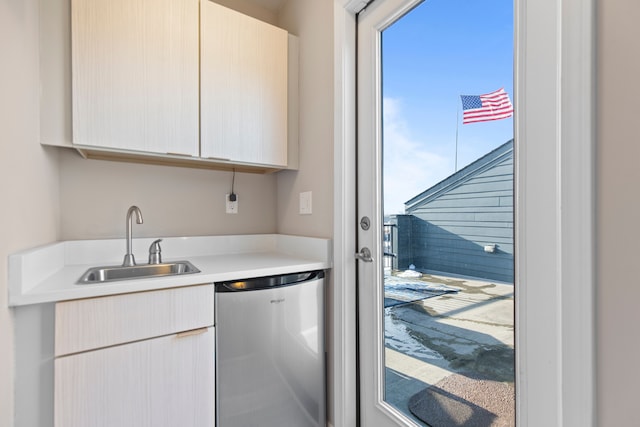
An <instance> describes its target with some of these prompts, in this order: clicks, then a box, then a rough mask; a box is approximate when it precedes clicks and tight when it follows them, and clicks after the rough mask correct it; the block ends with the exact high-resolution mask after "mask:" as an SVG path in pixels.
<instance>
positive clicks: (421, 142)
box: [382, 0, 513, 214]
mask: <svg viewBox="0 0 640 427" xmlns="http://www.w3.org/2000/svg"><path fill="white" fill-rule="evenodd" d="M382 43H383V45H382V46H383V47H382V49H383V53H382V57H383V66H382V68H383V69H382V75H383V98H384V103H383V111H384V139H383V141H384V195H385V196H384V197H385V208H384V210H385V214H393V213H401V212H403V209H404V206H403V204H404V202H406V201H407V200H409V199H410V198H412V197H414V196H415V195H417V194H419V193H421V192H422V191H424V190H426V189H427V188H429V187H431V186H432V185H434V184H436V183H437V182H439V181H441V180H442V179H444V178H446V177H447V176H449V175H451V174H452V173H454V171H455V141H456V113H458V118H457V120H458V169H461V168H463V167H464V166H466V165H467V164H469V163H471V162H473V161H474V160H476V159H477V158H479V157H481V156H483V155H484V154H486V153H487V152H489V151H491V150H493V149H494V148H496V147H498V146H500V145H501V144H503V143H504V142H506V141H508V140H509V139H511V138H512V137H513V118H509V119H504V120H498V121H493V122H483V123H476V124H467V125H462V108H461V102H460V95H480V94H484V93H488V92H492V91H494V90H497V89H499V88H501V87H504V89H505V90H506V91H507V93H508V94H509V97H510V98H511V100H512V101H513V0H426V1H425V2H423V3H422V4H420V5H419V6H418V7H416V8H415V9H414V10H412V11H411V12H410V13H409V14H407V15H405V16H404V17H403V18H402V19H400V20H399V21H397V22H396V23H395V24H393V25H392V26H391V27H389V28H387V29H386V30H385V31H384V32H383V35H382Z"/></svg>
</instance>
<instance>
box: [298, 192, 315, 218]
mask: <svg viewBox="0 0 640 427" xmlns="http://www.w3.org/2000/svg"><path fill="white" fill-rule="evenodd" d="M311 212H312V208H311V191H305V192H303V193H300V215H311Z"/></svg>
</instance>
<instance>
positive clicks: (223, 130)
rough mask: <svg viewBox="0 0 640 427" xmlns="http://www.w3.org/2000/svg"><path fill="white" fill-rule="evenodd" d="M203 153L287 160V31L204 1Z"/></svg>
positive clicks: (273, 162) (284, 163)
mask: <svg viewBox="0 0 640 427" xmlns="http://www.w3.org/2000/svg"><path fill="white" fill-rule="evenodd" d="M200 13H201V27H200V32H201V39H200V43H201V45H200V61H201V62H200V96H201V125H200V126H201V127H200V129H201V139H200V141H201V156H202V157H207V158H209V157H211V158H223V159H229V160H231V161H239V162H248V163H266V164H270V165H280V166H284V167H286V166H287V144H286V141H287V68H288V67H287V40H288V35H287V32H286V31H284V30H282V29H280V28H277V27H274V26H272V25H269V24H266V23H264V22H262V21H259V20H257V19H254V18H251V17H248V16H246V15H243V14H241V13H238V12H236V11H233V10H231V9H228V8H226V7H223V6H220V5H218V4H216V3H213V2H210V1H203V2H202V4H201V12H200Z"/></svg>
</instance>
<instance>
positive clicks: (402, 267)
mask: <svg viewBox="0 0 640 427" xmlns="http://www.w3.org/2000/svg"><path fill="white" fill-rule="evenodd" d="M462 3H463V2H458V1H448V2H436V1H430V2H421V1H419V0H376V1H375V2H373V3H372V4H370V5H369V6H368V7H367V9H365V10H364V11H363V12H361V13H360V15H359V16H358V76H357V79H358V221H359V227H358V245H359V246H358V248H359V250H360V253H359V254H358V258H359V265H358V293H359V297H358V298H359V325H360V326H359V335H360V340H359V353H360V355H359V364H360V369H359V371H360V404H361V411H360V413H361V425H376V426H385V425H418V426H425V425H428V424H431V423H435V424H436V425H437V424H438V423H442V422H449V424H451V423H458V424H451V425H491V423H492V422H494V421H495V422H500V423H502V424H501V425H514V424H515V415H514V408H515V397H514V395H515V391H514V341H515V340H514V315H513V312H514V310H513V308H514V242H513V230H514V223H513V218H514V212H513V207H514V203H513V188H514V180H513V164H514V157H513V152H514V147H513V121H512V115H513V106H512V104H511V99H510V94H511V93H512V91H513V77H512V76H513V65H512V64H513V5H512V3H511V2H509V1H503V0H501V1H491V2H489V1H486V2H485V1H480V2H473V3H469V2H464V4H462ZM484 19H490V20H492V24H493V25H495V27H496V28H494V29H492V30H486V29H483V30H482V33H483V37H478V38H474V34H476V33H477V30H478V27H477V26H476V25H480V24H478V22H486V21H484ZM474 393H475V394H474ZM486 395H491V396H494V397H495V396H500V398H499V399H489V400H490V401H487V400H484V401H483V397H484V396H486ZM496 401H499V402H501V403H500V404H499V405H495V402H496ZM465 423H467V424H465ZM468 423H472V424H468ZM483 423H484V424H483Z"/></svg>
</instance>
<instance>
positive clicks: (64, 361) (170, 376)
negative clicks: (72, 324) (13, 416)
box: [55, 328, 215, 427]
mask: <svg viewBox="0 0 640 427" xmlns="http://www.w3.org/2000/svg"><path fill="white" fill-rule="evenodd" d="M213 354H214V334H213V328H204V329H201V330H197V331H193V332H192V333H185V334H176V335H170V336H165V337H160V338H154V339H149V340H144V341H139V342H135V343H131V344H124V345H119V346H115V347H109V348H104V349H99V350H94V351H88V352H85V353H79V354H74V355H71V356H66V357H60V358H57V359H56V361H55V425H56V426H57V427H74V426H77V427H87V426H93V427H99V426H104V427H112V426H119V427H126V426H131V427H134V426H135V427H142V426H149V427H152V426H153V427H176V426H194V427H196V426H214V425H215V405H214V402H215V395H214V387H215V383H214V360H213Z"/></svg>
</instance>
